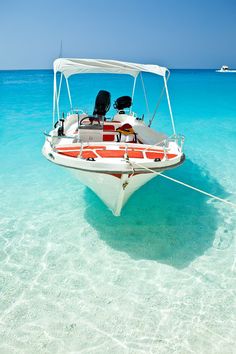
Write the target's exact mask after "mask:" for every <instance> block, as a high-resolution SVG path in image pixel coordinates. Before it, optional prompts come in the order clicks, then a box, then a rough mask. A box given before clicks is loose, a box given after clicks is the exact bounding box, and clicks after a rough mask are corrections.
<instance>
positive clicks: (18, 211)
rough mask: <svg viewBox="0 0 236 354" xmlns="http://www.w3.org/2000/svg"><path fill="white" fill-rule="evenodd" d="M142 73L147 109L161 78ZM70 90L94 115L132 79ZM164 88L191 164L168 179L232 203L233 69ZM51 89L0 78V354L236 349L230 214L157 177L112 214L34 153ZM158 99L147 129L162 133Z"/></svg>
mask: <svg viewBox="0 0 236 354" xmlns="http://www.w3.org/2000/svg"><path fill="white" fill-rule="evenodd" d="M144 79H145V83H146V84H147V93H148V94H149V96H150V97H151V100H150V106H151V108H154V106H155V101H154V99H155V95H156V93H158V90H160V88H161V85H160V81H158V79H157V78H152V77H151V76H148V75H146V76H144ZM102 80H103V81H102ZM138 84H140V83H138ZM72 86H73V89H74V90H75V95H74V96H73V97H72V98H73V100H74V102H76V103H75V106H76V105H77V103H78V105H79V104H81V102H84V108H85V109H87V110H88V111H91V110H92V105H93V101H94V99H93V98H94V97H95V95H96V92H97V91H98V90H99V89H109V90H110V91H111V92H112V96H113V98H116V97H117V96H119V95H124V94H130V92H131V86H132V80H131V79H130V78H125V77H116V76H114V77H113V76H105V77H104V79H102V77H101V76H99V75H98V76H96V80H94V79H92V78H91V76H89V75H88V76H85V75H84V76H82V77H81V82H80V83H77V82H76V80H72ZM169 86H170V94H171V99H172V103H173V111H174V115H175V119H176V126H177V130H178V132H180V133H183V134H184V135H185V136H186V142H185V153H186V156H187V160H186V162H185V164H184V165H183V166H181V167H179V168H178V169H176V170H175V171H170V172H168V174H169V175H170V176H173V177H174V178H177V179H180V180H182V181H184V182H186V183H189V184H192V185H195V186H196V187H199V188H202V189H204V190H206V191H208V192H210V193H213V194H216V195H218V196H220V197H222V198H227V199H229V200H231V201H232V202H234V203H236V187H235V181H236V168H235V167H236V162H235V153H236V97H235V92H236V75H233V74H231V75H223V74H217V73H215V72H213V71H198V70H196V71H189V70H187V71H174V72H173V73H172V76H171V79H170V83H169ZM127 87H128V88H129V90H127ZM51 89H52V72H51V71H8V72H7V71H6V72H0V108H1V110H0V112H1V129H0V139H1V150H0V157H1V170H0V178H1V183H0V191H1V194H0V195H1V209H0V353H1V354H5V353H7V354H8V353H9V354H14V353H101V354H103V353H119V354H120V353H132V354H133V353H134V354H138V353H161V354H162V353H180V354H183V353H184V354H187V353H206V354H210V353H219V354H222V353H223V354H230V353H233V352H234V347H235V343H234V342H235V338H236V330H235V295H236V290H235V285H236V284H235V283H236V281H235V275H236V258H235V233H236V222H235V217H236V214H235V210H234V209H233V208H231V207H229V206H225V205H223V204H221V203H220V202H216V201H212V200H209V198H207V197H205V196H202V195H200V194H197V193H196V192H194V191H191V190H187V189H185V188H184V187H182V186H179V185H176V184H172V182H170V181H167V180H164V179H162V178H161V177H159V178H156V179H154V180H152V181H150V182H149V183H148V184H147V185H145V186H144V187H143V188H141V189H140V190H139V191H138V192H136V193H135V194H134V195H133V197H132V198H131V199H130V200H129V202H128V203H127V205H126V206H125V208H124V209H123V212H122V215H121V217H119V218H116V217H114V216H113V215H112V214H111V212H110V211H109V210H108V209H107V208H106V206H105V205H104V204H103V203H102V202H101V201H100V200H99V199H98V198H97V197H96V195H94V194H93V193H92V192H91V191H90V190H88V189H86V188H85V187H84V186H83V185H81V184H80V183H79V182H78V181H77V180H76V179H74V177H73V176H72V175H71V174H70V173H69V172H68V171H66V170H64V169H63V168H60V167H58V166H54V165H53V164H50V163H49V162H48V161H46V160H45V159H44V158H43V156H42V155H41V147H42V144H43V140H44V138H43V135H42V132H43V130H44V129H45V128H49V127H50V124H51V108H52V103H51V97H52V92H51ZM82 90H83V91H82ZM82 92H83V94H82ZM90 95H91V96H90ZM91 97H92V99H91ZM135 98H136V100H138V101H139V104H138V103H135V105H134V106H135V109H136V110H137V111H138V113H139V114H142V113H145V116H146V117H147V112H146V111H145V108H144V107H145V101H144V98H143V96H141V90H140V88H139V87H138V88H137V92H136V96H135ZM136 102H137V101H136ZM61 103H62V108H63V109H64V110H66V108H67V107H68V104H67V100H66V95H64V96H63V97H62V101H61ZM165 103H166V102H165V101H164V102H163V104H162V105H161V107H160V113H159V114H158V116H157V119H156V120H155V123H154V126H155V127H156V128H157V129H159V130H162V131H168V130H169V131H170V123H169V118H168V117H167V110H166V107H165Z"/></svg>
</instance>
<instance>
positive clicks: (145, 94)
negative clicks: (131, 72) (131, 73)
mask: <svg viewBox="0 0 236 354" xmlns="http://www.w3.org/2000/svg"><path fill="white" fill-rule="evenodd" d="M140 77H141V81H142V86H143V94H144V98H145V103H146V107H147V112H148V116H150V109H149V104H148V99H147V92H146V88H145V85H144V81H143V75H142V72H140Z"/></svg>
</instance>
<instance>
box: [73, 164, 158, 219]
mask: <svg viewBox="0 0 236 354" xmlns="http://www.w3.org/2000/svg"><path fill="white" fill-rule="evenodd" d="M71 171H72V173H73V175H74V176H76V178H78V179H79V181H80V182H82V183H83V184H85V185H86V186H87V187H89V188H90V189H91V190H92V191H93V192H94V193H96V194H97V196H98V197H99V198H100V199H101V200H102V201H103V202H104V204H106V206H107V207H108V208H109V209H110V210H111V211H112V213H113V214H114V215H115V216H119V215H120V213H121V210H122V208H123V206H124V205H125V204H126V202H127V201H128V199H129V197H130V196H131V195H132V194H133V193H134V192H135V191H136V190H138V189H139V188H140V187H141V186H143V185H144V184H145V183H147V182H148V181H150V180H151V179H152V178H154V177H155V176H156V174H154V173H140V174H136V175H133V176H132V175H128V174H120V175H119V174H117V175H115V174H114V175H111V174H108V173H96V174H94V173H92V172H87V171H81V170H71Z"/></svg>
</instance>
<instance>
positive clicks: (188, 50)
mask: <svg viewBox="0 0 236 354" xmlns="http://www.w3.org/2000/svg"><path fill="white" fill-rule="evenodd" d="M61 39H62V41H63V56H64V57H87V58H88V57H91V58H107V59H118V60H119V59H120V60H127V61H136V62H143V63H155V64H160V65H164V66H168V67H170V68H216V67H219V66H221V65H222V64H227V65H229V66H231V67H236V44H235V43H236V0H136V1H135V0H67V1H63V0H57V1H55V0H51V1H50V0H47V1H46V0H38V1H35V0H19V1H16V0H1V1H0V45H1V47H0V53H1V55H0V69H21V68H22V69H24V68H51V66H52V61H53V59H54V58H56V57H57V56H58V54H59V48H60V41H61Z"/></svg>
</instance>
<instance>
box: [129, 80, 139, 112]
mask: <svg viewBox="0 0 236 354" xmlns="http://www.w3.org/2000/svg"><path fill="white" fill-rule="evenodd" d="M136 81H137V76H135V77H134V83H133V89H132V96H131V97H132V104H133V100H134V92H135V87H136ZM129 113H131V106H130V109H129Z"/></svg>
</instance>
